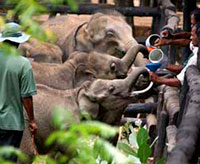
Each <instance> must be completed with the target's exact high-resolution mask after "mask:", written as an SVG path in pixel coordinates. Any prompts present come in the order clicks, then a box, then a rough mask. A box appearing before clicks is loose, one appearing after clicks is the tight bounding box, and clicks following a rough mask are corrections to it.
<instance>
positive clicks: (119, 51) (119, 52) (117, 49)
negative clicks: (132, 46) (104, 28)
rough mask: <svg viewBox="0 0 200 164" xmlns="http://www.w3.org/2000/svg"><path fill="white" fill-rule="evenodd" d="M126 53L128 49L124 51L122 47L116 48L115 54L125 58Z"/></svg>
mask: <svg viewBox="0 0 200 164" xmlns="http://www.w3.org/2000/svg"><path fill="white" fill-rule="evenodd" d="M125 54H126V51H124V50H122V49H120V48H115V56H116V57H118V58H123V57H124V55H125Z"/></svg>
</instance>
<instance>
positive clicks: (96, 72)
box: [32, 45, 148, 90]
mask: <svg viewBox="0 0 200 164" xmlns="http://www.w3.org/2000/svg"><path fill="white" fill-rule="evenodd" d="M138 52H143V53H145V52H146V54H148V51H147V49H146V48H145V47H144V46H142V45H137V46H134V47H132V48H131V49H129V50H128V51H127V53H126V55H125V56H124V57H123V58H122V59H119V58H116V57H114V56H110V55H108V54H102V53H98V52H95V51H92V52H90V53H84V52H74V53H72V54H71V57H70V59H68V60H67V61H66V62H65V63H63V64H57V65H56V64H54V65H52V64H51V65H50V64H46V63H37V62H32V67H33V73H34V76H35V79H36V83H38V84H45V85H47V86H50V87H52V88H55V89H62V90H64V89H71V88H76V87H78V86H80V85H81V84H82V83H83V82H84V81H86V80H92V79H93V78H100V79H117V78H119V79H120V78H125V77H126V75H127V72H128V70H129V68H130V66H131V65H132V63H133V62H134V60H135V58H136V55H137V54H138Z"/></svg>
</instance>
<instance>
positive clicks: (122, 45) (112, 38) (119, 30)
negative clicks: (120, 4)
mask: <svg viewBox="0 0 200 164" xmlns="http://www.w3.org/2000/svg"><path fill="white" fill-rule="evenodd" d="M83 29H84V30H83V31H82V32H80V33H79V34H78V35H77V47H76V48H77V49H85V50H86V49H88V50H93V49H95V50H96V51H99V52H105V53H108V54H110V55H113V56H116V57H118V58H122V57H123V56H124V54H125V52H126V51H127V49H128V48H129V47H127V45H126V44H127V43H128V41H130V40H134V39H133V37H132V29H131V27H130V26H129V25H128V23H127V22H126V21H125V19H124V17H123V16H122V15H121V14H120V13H118V12H117V11H114V10H107V11H105V12H104V13H100V12H99V13H96V14H94V15H93V16H92V17H91V19H90V21H89V22H88V23H87V25H85V26H83ZM81 35H83V36H84V40H82V38H83V37H81ZM134 42H136V41H135V40H134ZM86 47H87V48H86Z"/></svg>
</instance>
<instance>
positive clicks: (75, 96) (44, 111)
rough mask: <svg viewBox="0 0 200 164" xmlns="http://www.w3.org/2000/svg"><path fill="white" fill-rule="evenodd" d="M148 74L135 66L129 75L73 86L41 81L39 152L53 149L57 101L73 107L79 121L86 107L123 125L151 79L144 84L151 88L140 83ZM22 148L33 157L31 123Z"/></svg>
mask: <svg viewBox="0 0 200 164" xmlns="http://www.w3.org/2000/svg"><path fill="white" fill-rule="evenodd" d="M141 77H142V78H141ZM144 78H145V79H149V74H148V71H147V70H146V69H145V68H137V67H134V69H133V70H132V71H131V73H130V74H129V75H128V76H127V77H126V78H125V79H114V80H105V79H96V80H94V81H87V82H84V83H83V85H82V86H81V87H79V88H76V89H72V90H64V91H63V90H56V89H52V88H49V87H47V86H45V85H41V84H40V85H38V86H37V88H38V94H37V95H36V96H35V97H34V99H33V102H34V115H35V120H36V123H37V125H38V130H37V133H36V144H37V147H38V150H39V153H41V154H43V153H48V151H50V149H49V148H47V147H46V146H45V145H44V143H45V139H46V138H47V137H48V136H49V135H50V133H51V132H52V131H54V130H55V128H54V126H53V124H52V122H51V116H52V112H53V110H54V107H55V106H56V105H59V106H61V107H63V108H64V109H67V110H70V111H71V113H72V115H73V118H75V119H76V120H77V121H80V120H79V119H80V118H79V116H80V115H79V114H80V111H86V112H88V113H89V114H90V115H91V116H92V118H93V119H96V120H99V121H102V122H105V123H108V124H111V125H119V123H120V119H121V116H122V114H123V110H124V108H125V107H126V106H127V105H128V104H129V103H134V102H137V101H138V100H139V97H140V96H142V95H143V94H145V92H146V91H147V88H148V87H147V86H148V85H149V84H148V83H145V84H144V88H146V87H147V88H146V89H143V90H141V89H138V86H137V84H138V83H141V82H142V81H143V79H144ZM139 88H140V87H139ZM52 100H53V101H52ZM20 149H21V150H22V152H24V153H26V154H28V155H29V156H32V157H33V155H34V149H33V145H32V143H31V136H30V132H29V128H28V125H27V126H26V129H25V132H24V135H23V138H22V143H21V147H20Z"/></svg>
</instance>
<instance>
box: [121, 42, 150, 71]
mask: <svg viewBox="0 0 200 164" xmlns="http://www.w3.org/2000/svg"><path fill="white" fill-rule="evenodd" d="M139 52H142V53H143V54H144V56H145V57H148V50H147V48H146V47H145V46H143V45H141V44H138V45H135V46H132V47H130V48H129V49H128V51H127V52H126V54H125V56H124V57H123V58H122V61H123V63H125V65H126V67H127V69H129V67H130V66H131V65H132V64H133V63H134V61H135V59H136V57H137V55H138V53H139Z"/></svg>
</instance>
